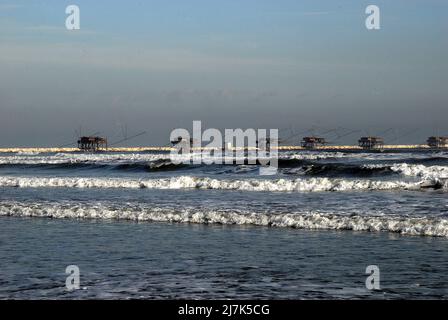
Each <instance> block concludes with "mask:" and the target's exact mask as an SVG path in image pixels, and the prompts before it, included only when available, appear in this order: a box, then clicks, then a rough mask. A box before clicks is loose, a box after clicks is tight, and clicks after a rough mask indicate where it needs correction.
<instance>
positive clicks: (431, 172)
mask: <svg viewBox="0 0 448 320" xmlns="http://www.w3.org/2000/svg"><path fill="white" fill-rule="evenodd" d="M391 170H393V171H395V172H399V173H401V174H403V175H406V176H413V177H422V178H425V179H437V178H440V179H446V178H448V167H446V166H424V165H421V164H407V163H399V164H394V165H393V166H391Z"/></svg>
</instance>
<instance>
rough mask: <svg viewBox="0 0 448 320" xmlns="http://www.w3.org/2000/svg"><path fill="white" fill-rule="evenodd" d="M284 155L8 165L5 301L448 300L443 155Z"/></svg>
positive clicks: (12, 160) (61, 159)
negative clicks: (71, 287) (372, 283)
mask: <svg viewBox="0 0 448 320" xmlns="http://www.w3.org/2000/svg"><path fill="white" fill-rule="evenodd" d="M279 157H280V160H279V164H280V168H279V171H278V173H277V174H275V175H273V176H261V175H259V170H258V169H259V168H258V166H256V165H184V164H183V165H175V164H173V163H172V162H171V161H170V160H169V154H167V153H121V154H114V153H97V154H83V153H64V154H46V153H36V154H17V153H8V154H6V153H5V154H0V298H3V299H5V298H17V299H19V298H26V299H32V298H33V299H35V298H39V299H40V298H45V299H56V298H81V299H83V298H120V299H127V298H150V299H158V298H193V299H205V298H226V299H227V298H238V299H244V298H278V299H283V298H285V299H318V298H371V299H397V298H414V299H420V298H444V299H445V298H447V297H448V197H447V195H448V183H447V179H448V152H444V151H415V152H408V151H407V152H403V151H402V152H398V151H396V152H382V153H364V152H363V153H361V152H357V153H355V152H353V153H348V152H346V153H344V152H313V151H296V152H282V153H280V155H279ZM68 265H76V266H78V267H79V269H80V276H81V277H80V279H81V284H80V285H81V289H80V290H76V291H72V292H70V291H68V290H67V289H66V288H65V279H66V277H67V275H66V274H65V268H66V267H67V266H68ZM369 265H376V266H378V268H379V269H380V274H381V276H380V289H379V290H374V291H371V290H368V289H367V288H366V286H365V281H366V277H367V276H368V275H367V274H366V273H365V271H366V267H367V266H369Z"/></svg>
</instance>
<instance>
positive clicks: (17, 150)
mask: <svg viewBox="0 0 448 320" xmlns="http://www.w3.org/2000/svg"><path fill="white" fill-rule="evenodd" d="M203 149H204V150H206V148H203ZM277 149H278V150H280V151H294V150H304V151H306V150H308V151H309V150H312V151H319V150H322V151H338V150H344V151H361V150H363V149H362V148H361V147H359V146H354V145H353V146H350V145H340V146H321V147H316V148H313V149H307V148H304V147H301V146H279V147H278V148H277ZM415 149H430V147H428V146H427V145H423V144H412V145H385V146H384V147H383V148H382V149H372V150H370V151H378V150H415ZM172 150H175V148H173V147H157V146H148V147H115V148H108V149H107V150H101V152H145V151H172ZM193 150H195V148H193ZM434 150H443V149H434ZM368 151H369V150H368ZM45 152H48V153H52V152H56V153H58V152H60V153H65V152H80V150H79V149H78V148H54V147H17V148H0V153H45Z"/></svg>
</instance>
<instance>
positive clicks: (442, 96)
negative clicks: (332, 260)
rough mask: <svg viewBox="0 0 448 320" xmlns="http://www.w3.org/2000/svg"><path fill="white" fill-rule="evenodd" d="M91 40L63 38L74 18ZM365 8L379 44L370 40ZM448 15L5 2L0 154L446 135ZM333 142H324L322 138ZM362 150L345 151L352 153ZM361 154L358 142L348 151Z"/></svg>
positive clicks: (318, 1) (429, 5) (77, 35)
mask: <svg viewBox="0 0 448 320" xmlns="http://www.w3.org/2000/svg"><path fill="white" fill-rule="evenodd" d="M70 4H76V5H78V6H79V7H80V10H81V30H79V31H67V30H66V29H65V19H66V14H65V7H66V6H67V5H70ZM368 4H375V5H377V6H379V7H380V9H381V30H378V31H368V30H367V29H366V28H365V26H364V20H365V18H366V16H367V15H366V14H365V13H364V10H365V8H366V6H367V5H368ZM447 12H448V2H446V1H442V0H427V1H423V0H418V1H417V0H402V1H400V0H388V1H375V0H374V1H355V0H353V1H349V0H346V1H338V0H328V1H323V0H312V1H298V0H296V1H286V0H280V1H274V0H270V1H267V0H264V1H260V0H258V1H255V0H245V1H241V0H238V1H236V0H231V1H229V0H227V1H223V0H221V1H210V0H209V1H205V0H202V1H198V0H196V1H180V0H177V1H134V0H130V1H116V0H115V1H99V0H97V1H91V0H90V1H83V0H78V1H74V0H73V1H60V0H53V1H43V0H34V1H32V0H28V1H21V0H16V1H12V0H10V1H8V0H0V137H8V139H0V146H8V145H23V146H25V145H36V146H40V145H58V144H62V143H65V142H66V141H70V140H71V139H73V138H74V130H75V129H77V128H79V127H80V126H82V127H83V128H84V130H85V133H88V132H96V131H101V133H102V134H104V135H107V136H109V137H111V138H110V139H112V140H113V139H114V138H115V139H119V138H120V137H119V135H120V132H121V130H120V128H121V127H122V126H123V125H127V127H128V128H129V129H128V131H130V132H131V133H132V132H133V131H135V132H138V131H142V130H147V131H149V132H150V135H147V136H144V137H141V138H139V139H137V140H136V141H132V142H130V144H140V145H149V144H164V143H165V142H166V141H167V140H168V137H169V133H170V131H171V130H172V129H173V128H175V127H186V128H190V127H191V122H192V120H202V121H203V122H204V124H205V126H207V127H217V128H238V127H242V128H250V127H253V128H286V127H290V126H292V127H295V128H297V129H298V130H302V131H303V130H305V129H308V128H310V127H311V126H315V127H318V128H325V129H328V128H335V127H338V126H344V127H347V128H352V129H363V130H365V131H366V132H369V133H371V134H375V133H376V132H381V131H384V130H385V129H387V128H389V127H396V128H397V130H402V131H403V132H407V131H409V129H413V128H415V129H419V132H418V133H416V134H415V136H409V137H406V139H408V140H409V141H404V142H423V141H424V139H425V138H426V135H429V134H434V133H436V130H437V132H439V133H440V134H442V133H445V134H448V126H447V125H446V118H447V115H448V103H447V102H448V92H447V91H448V90H446V89H447V83H448V81H447V80H448V73H447V71H448V68H447V62H446V57H447V56H448V37H447V31H448V20H447V19H446V13H447ZM323 130H324V129H323ZM355 138H356V137H349V138H347V139H353V140H355ZM342 142H352V141H349V140H347V141H342Z"/></svg>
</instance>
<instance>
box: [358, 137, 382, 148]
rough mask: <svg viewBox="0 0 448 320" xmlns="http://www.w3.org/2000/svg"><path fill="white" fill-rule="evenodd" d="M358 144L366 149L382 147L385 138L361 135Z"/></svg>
mask: <svg viewBox="0 0 448 320" xmlns="http://www.w3.org/2000/svg"><path fill="white" fill-rule="evenodd" d="M358 145H359V146H360V147H361V148H362V149H365V150H372V149H382V148H383V147H384V140H383V138H380V137H361V138H360V139H359V140H358Z"/></svg>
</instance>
